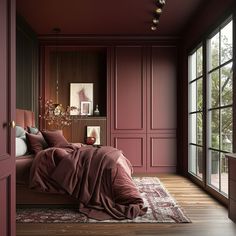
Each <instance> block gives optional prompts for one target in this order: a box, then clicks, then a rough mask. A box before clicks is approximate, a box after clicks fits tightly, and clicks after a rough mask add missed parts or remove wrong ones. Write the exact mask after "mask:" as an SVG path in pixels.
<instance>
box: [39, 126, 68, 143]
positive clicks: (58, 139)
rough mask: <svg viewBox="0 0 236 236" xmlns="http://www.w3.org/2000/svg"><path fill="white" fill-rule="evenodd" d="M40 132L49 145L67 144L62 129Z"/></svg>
mask: <svg viewBox="0 0 236 236" xmlns="http://www.w3.org/2000/svg"><path fill="white" fill-rule="evenodd" d="M42 134H43V137H44V138H45V140H46V142H47V144H48V146H49V147H63V146H66V145H68V144H69V143H68V141H67V140H66V138H65V137H64V136H63V134H62V130H55V131H42Z"/></svg>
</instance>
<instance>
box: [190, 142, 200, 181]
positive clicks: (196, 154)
mask: <svg viewBox="0 0 236 236" xmlns="http://www.w3.org/2000/svg"><path fill="white" fill-rule="evenodd" d="M202 155H203V152H202V148H201V147H197V146H194V145H189V172H191V173H192V174H194V175H196V176H198V177H199V178H202V170H203V169H202V168H203V167H202V159H203V157H202Z"/></svg>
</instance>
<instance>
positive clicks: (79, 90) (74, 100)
mask: <svg viewBox="0 0 236 236" xmlns="http://www.w3.org/2000/svg"><path fill="white" fill-rule="evenodd" d="M81 102H90V103H91V105H90V106H89V114H90V115H92V114H93V83H71V84H70V106H73V107H76V108H77V110H73V111H71V115H80V114H81Z"/></svg>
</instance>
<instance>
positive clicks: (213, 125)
mask: <svg viewBox="0 0 236 236" xmlns="http://www.w3.org/2000/svg"><path fill="white" fill-rule="evenodd" d="M209 124H210V132H209V133H210V143H209V146H210V147H211V148H215V149H219V147H220V140H219V137H220V135H219V128H220V120H219V110H213V111H210V112H209Z"/></svg>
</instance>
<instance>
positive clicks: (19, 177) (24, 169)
mask: <svg viewBox="0 0 236 236" xmlns="http://www.w3.org/2000/svg"><path fill="white" fill-rule="evenodd" d="M33 157H34V155H26V156H20V157H17V158H16V184H21V185H28V184H29V175H30V168H31V165H32V163H33Z"/></svg>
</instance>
